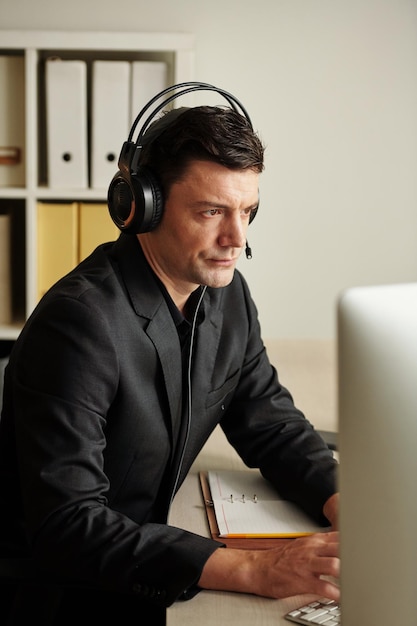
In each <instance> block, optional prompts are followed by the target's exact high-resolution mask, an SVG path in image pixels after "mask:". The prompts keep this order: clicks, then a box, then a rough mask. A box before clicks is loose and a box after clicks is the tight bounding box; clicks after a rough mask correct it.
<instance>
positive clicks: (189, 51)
mask: <svg viewBox="0 0 417 626" xmlns="http://www.w3.org/2000/svg"><path fill="white" fill-rule="evenodd" d="M193 51H194V37H193V35H191V34H186V33H133V32H125V33H124V32H118V33H112V32H64V31H62V32H57V31H0V55H4V56H18V57H22V58H23V60H24V62H23V68H24V69H23V71H24V105H23V107H22V113H21V116H22V119H21V120H20V121H19V123H20V124H21V125H22V127H23V128H24V145H23V153H22V158H23V170H24V171H23V174H22V184H19V185H13V186H0V213H10V214H11V216H12V241H11V246H12V263H11V265H12V304H13V306H12V309H13V314H12V321H11V323H10V324H0V341H1V340H9V339H15V338H16V337H17V336H18V334H19V332H20V330H21V328H22V325H23V323H24V321H25V319H26V318H27V317H28V316H29V315H30V313H31V311H32V310H33V308H34V306H35V305H36V303H37V300H38V291H37V260H38V250H37V206H38V203H40V202H51V203H54V202H64V201H65V202H68V203H70V202H80V203H81V202H97V203H105V202H106V196H107V189H102V190H101V189H99V190H97V189H91V188H88V189H83V190H74V189H65V188H64V189H51V188H49V187H48V181H47V176H46V132H45V91H44V65H45V60H46V58H48V57H51V56H58V57H60V58H63V59H83V60H85V61H86V62H87V64H91V62H92V61H93V60H95V59H103V60H127V61H136V60H154V61H164V62H165V63H166V64H167V67H168V84H175V83H180V82H186V81H191V80H193V79H194V68H193V61H194V53H193ZM90 81H91V76H90V75H89V74H88V81H87V82H88V83H89V82H90ZM88 86H89V85H88ZM187 98H188V96H187ZM16 111H18V107H17V108H16V110H15V111H14V112H13V114H15V113H16ZM2 123H4V120H3V122H2ZM120 148H121V145H120ZM116 169H117V164H115V172H116ZM109 183H110V180H109Z"/></svg>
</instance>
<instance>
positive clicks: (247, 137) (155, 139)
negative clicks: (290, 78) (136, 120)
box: [140, 106, 264, 197]
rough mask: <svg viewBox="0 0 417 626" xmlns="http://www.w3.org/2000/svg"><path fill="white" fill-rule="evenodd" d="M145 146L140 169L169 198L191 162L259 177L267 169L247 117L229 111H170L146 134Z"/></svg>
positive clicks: (206, 109)
mask: <svg viewBox="0 0 417 626" xmlns="http://www.w3.org/2000/svg"><path fill="white" fill-rule="evenodd" d="M170 117H172V122H170ZM143 146H144V147H143V151H142V155H141V159H140V165H141V166H145V167H146V168H147V169H148V170H150V171H151V172H152V174H153V175H154V176H156V178H157V180H158V181H159V184H160V185H161V187H162V190H163V193H164V196H165V197H167V195H168V193H169V190H170V187H171V185H172V184H173V183H174V182H177V181H178V180H180V179H181V177H182V175H183V173H184V171H185V169H186V168H187V166H188V164H189V163H190V161H196V160H201V161H214V162H215V163H219V164H220V165H224V166H225V167H227V168H229V169H234V170H243V169H251V170H254V171H256V172H259V173H260V172H262V171H263V169H264V146H263V145H262V142H261V140H260V139H259V137H258V135H257V134H256V133H255V132H254V131H253V129H252V126H251V124H250V123H249V121H248V120H247V119H246V117H244V116H243V115H241V114H240V113H238V112H237V111H235V110H234V109H232V108H229V107H227V108H224V107H213V106H198V107H191V108H186V107H183V108H182V109H181V112H178V110H177V109H174V110H172V111H168V112H166V113H165V114H164V116H163V117H162V118H160V119H158V120H157V121H156V122H153V124H151V126H150V127H149V129H148V130H147V131H146V132H145V134H144V142H143Z"/></svg>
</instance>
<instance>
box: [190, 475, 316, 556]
mask: <svg viewBox="0 0 417 626" xmlns="http://www.w3.org/2000/svg"><path fill="white" fill-rule="evenodd" d="M200 481H201V485H202V491H203V496H204V498H205V505H206V511H207V516H208V521H209V526H210V530H211V534H212V537H213V538H216V539H218V540H219V541H222V542H225V543H226V544H230V540H238V541H240V540H262V542H261V544H260V545H262V544H263V545H264V547H269V544H268V545H267V544H266V542H265V540H276V539H283V538H285V539H291V538H295V537H302V536H306V535H311V534H313V533H316V532H323V531H326V530H328V528H324V527H323V526H320V525H319V524H318V523H316V522H315V521H314V520H312V519H311V518H310V517H309V516H308V515H306V513H304V512H303V511H302V510H301V509H300V508H299V507H298V506H296V505H295V504H293V503H292V502H289V501H288V500H284V499H283V498H281V497H280V496H279V494H278V493H277V492H276V491H275V489H274V488H273V487H272V486H271V485H270V484H269V483H268V481H266V480H265V479H264V478H263V477H262V476H261V474H259V472H256V471H250V470H248V471H245V470H220V471H219V470H216V471H208V472H201V473H200ZM272 543H274V541H272Z"/></svg>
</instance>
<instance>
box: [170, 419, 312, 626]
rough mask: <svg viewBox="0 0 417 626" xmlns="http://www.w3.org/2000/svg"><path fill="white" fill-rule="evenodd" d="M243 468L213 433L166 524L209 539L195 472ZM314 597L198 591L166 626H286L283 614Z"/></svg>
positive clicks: (179, 605)
mask: <svg viewBox="0 0 417 626" xmlns="http://www.w3.org/2000/svg"><path fill="white" fill-rule="evenodd" d="M242 467H244V466H243V464H242V462H241V461H240V459H239V458H238V457H237V455H236V454H235V452H234V451H233V449H232V448H231V447H230V445H229V444H228V443H227V441H226V439H225V437H224V435H223V434H222V433H221V431H220V430H216V431H215V432H214V433H213V435H212V437H211V439H210V440H209V442H208V444H207V445H206V446H205V448H204V450H203V451H202V453H201V454H200V455H199V457H198V459H197V460H196V462H195V464H194V466H193V469H192V472H191V473H190V474H189V475H188V477H187V479H186V480H185V482H184V484H183V485H182V487H181V489H180V491H179V492H178V494H177V496H176V498H175V500H174V502H173V505H172V509H171V514H170V519H169V522H170V523H171V524H172V525H175V526H179V527H180V528H185V529H186V530H190V531H193V532H196V533H198V534H200V535H204V536H206V537H209V536H210V531H209V527H208V523H207V517H206V512H205V508H204V504H203V499H202V495H201V490H200V483H199V477H198V472H199V471H200V470H207V469H239V468H242ZM315 597H317V596H313V595H303V596H294V597H292V598H286V599H283V600H271V599H269V598H261V597H258V596H251V595H247V594H240V593H231V592H226V591H201V592H200V593H199V594H198V595H197V596H195V597H194V598H193V599H192V600H189V601H187V602H178V603H176V604H174V605H173V606H171V607H170V608H169V609H168V611H167V626H218V625H219V624H221V626H227V625H228V624H234V625H236V624H238V625H239V626H254V624H256V626H272V625H273V626H289V625H290V624H291V622H289V621H288V620H285V619H284V617H283V616H284V614H285V613H286V612H287V611H290V610H291V609H293V608H295V607H296V606H298V605H301V604H302V603H303V602H306V601H309V600H313V599H314V598H315Z"/></svg>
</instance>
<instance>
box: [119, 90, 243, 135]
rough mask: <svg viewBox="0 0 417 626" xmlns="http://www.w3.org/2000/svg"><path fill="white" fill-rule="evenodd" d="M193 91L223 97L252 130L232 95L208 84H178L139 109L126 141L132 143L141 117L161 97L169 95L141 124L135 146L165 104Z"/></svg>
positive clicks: (240, 104)
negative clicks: (206, 92)
mask: <svg viewBox="0 0 417 626" xmlns="http://www.w3.org/2000/svg"><path fill="white" fill-rule="evenodd" d="M178 89H180V90H181V91H180V92H179V93H173V94H172V92H173V91H174V92H176V91H177V90H178ZM193 91H214V92H216V93H218V94H220V95H221V96H223V97H224V98H225V99H226V100H227V101H228V102H229V104H230V106H231V107H232V108H233V109H234V110H235V111H236V112H237V113H239V109H240V112H241V113H242V114H243V115H244V116H245V117H246V119H247V120H248V122H249V124H250V126H251V128H253V126H252V122H251V119H250V117H249V114H248V112H247V111H246V109H245V107H244V106H243V104H242V103H241V102H239V100H238V99H237V98H236V97H235V96H234V95H233V94H231V93H229V92H228V91H225V90H224V89H220V88H218V87H215V86H214V85H210V84H209V83H199V82H190V83H178V84H177V85H172V86H171V87H167V88H166V89H163V90H162V91H160V92H159V93H157V94H156V95H155V96H154V97H153V98H151V100H149V102H148V103H147V104H145V106H144V107H143V108H142V109H141V111H140V112H139V113H138V115H137V117H136V119H135V121H134V122H133V124H132V128H131V129H130V133H129V136H128V138H127V140H128V141H132V140H133V134H134V132H135V130H136V127H137V125H138V124H139V122H140V120H141V119H142V117H143V116H144V115H145V113H146V112H147V111H148V110H149V109H150V108H151V107H152V105H153V104H155V103H156V102H158V100H160V99H161V98H162V97H163V96H165V95H167V94H171V95H170V96H168V97H167V98H166V99H165V100H164V101H163V102H161V103H160V104H159V105H158V106H156V107H155V109H154V110H153V111H152V113H151V114H150V115H149V116H148V117H147V119H146V120H145V122H144V123H143V125H142V128H141V129H140V131H139V134H138V137H137V139H136V142H135V143H136V145H137V146H138V145H140V142H141V141H142V137H143V135H144V134H145V132H146V129H147V128H148V126H149V125H150V123H151V122H152V120H153V119H154V117H155V116H156V115H157V114H158V113H159V111H162V109H163V108H164V107H165V106H167V104H169V103H170V102H172V101H173V100H177V98H180V97H181V96H184V95H186V94H188V93H192V92H193Z"/></svg>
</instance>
